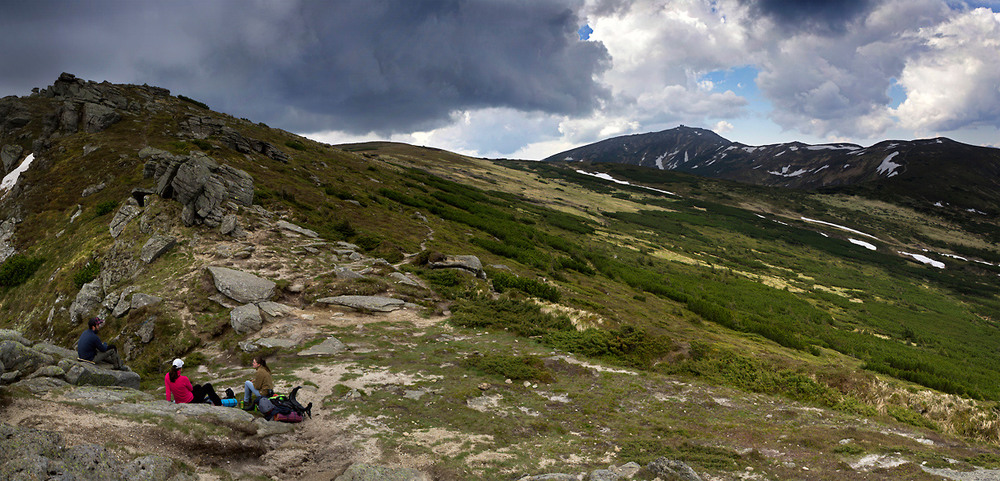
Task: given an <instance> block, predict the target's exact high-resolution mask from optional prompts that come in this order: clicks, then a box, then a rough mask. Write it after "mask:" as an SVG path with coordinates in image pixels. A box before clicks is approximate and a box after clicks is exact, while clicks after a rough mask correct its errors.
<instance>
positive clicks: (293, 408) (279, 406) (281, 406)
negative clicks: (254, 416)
mask: <svg viewBox="0 0 1000 481" xmlns="http://www.w3.org/2000/svg"><path fill="white" fill-rule="evenodd" d="M301 388H302V386H297V387H296V388H295V389H292V392H291V393H289V394H287V395H285V394H278V395H276V396H271V397H269V398H261V399H267V400H268V404H270V405H271V406H273V411H271V412H267V413H264V410H263V409H261V410H260V411H261V412H262V413H264V419H267V420H268V421H270V420H271V418H272V417H274V418H275V420H276V421H282V422H286V423H298V422H302V416H303V414H305V415H308V416H309V417H310V418H312V403H309V405H308V406H302V405H301V404H299V402H298V401H297V400H296V399H295V394H296V393H297V392H298V391H299V389H301ZM293 415H294V416H293Z"/></svg>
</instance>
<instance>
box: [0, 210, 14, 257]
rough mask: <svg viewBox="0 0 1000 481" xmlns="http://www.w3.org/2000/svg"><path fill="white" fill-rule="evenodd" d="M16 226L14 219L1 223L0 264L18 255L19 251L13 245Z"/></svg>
mask: <svg viewBox="0 0 1000 481" xmlns="http://www.w3.org/2000/svg"><path fill="white" fill-rule="evenodd" d="M16 225H17V224H16V222H15V221H14V220H13V219H7V220H4V221H3V222H0V262H3V261H5V260H7V258H9V257H10V256H12V255H14V254H16V253H17V249H15V248H14V243H13V239H14V230H15V226H16Z"/></svg>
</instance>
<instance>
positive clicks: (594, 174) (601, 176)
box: [576, 169, 680, 197]
mask: <svg viewBox="0 0 1000 481" xmlns="http://www.w3.org/2000/svg"><path fill="white" fill-rule="evenodd" d="M576 173H578V174H583V175H589V176H591V177H597V178H598V179H602V180H608V181H611V182H614V183H616V184H621V185H632V184H631V183H629V182H628V181H625V180H618V179H616V178H614V177H611V176H610V175H608V174H605V173H603V172H587V171H585V170H580V169H576ZM634 187H639V188H641V189H646V190H651V191H653V192H659V193H661V194H669V195H673V196H677V197H680V196H678V195H677V194H675V193H673V192H670V191H666V190H662V189H657V188H655V187H646V186H645V185H635V186H634Z"/></svg>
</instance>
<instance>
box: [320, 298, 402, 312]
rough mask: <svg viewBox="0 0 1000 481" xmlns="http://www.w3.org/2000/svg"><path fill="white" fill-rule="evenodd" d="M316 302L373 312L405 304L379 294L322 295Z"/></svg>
mask: <svg viewBox="0 0 1000 481" xmlns="http://www.w3.org/2000/svg"><path fill="white" fill-rule="evenodd" d="M316 302H322V303H324V304H336V305H340V306H345V307H351V308H354V309H358V310H361V311H375V312H392V311H395V310H396V309H402V308H403V306H404V305H405V304H406V303H405V302H403V301H402V300H399V299H393V298H391V297H380V296H334V297H324V298H322V299H319V300H317V301H316Z"/></svg>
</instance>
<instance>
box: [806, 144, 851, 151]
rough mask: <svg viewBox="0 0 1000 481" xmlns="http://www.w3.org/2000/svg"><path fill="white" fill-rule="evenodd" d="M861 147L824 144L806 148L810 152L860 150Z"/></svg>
mask: <svg viewBox="0 0 1000 481" xmlns="http://www.w3.org/2000/svg"><path fill="white" fill-rule="evenodd" d="M859 148H860V147H857V146H854V145H843V144H823V145H809V146H806V149H808V150H858V149H859Z"/></svg>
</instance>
